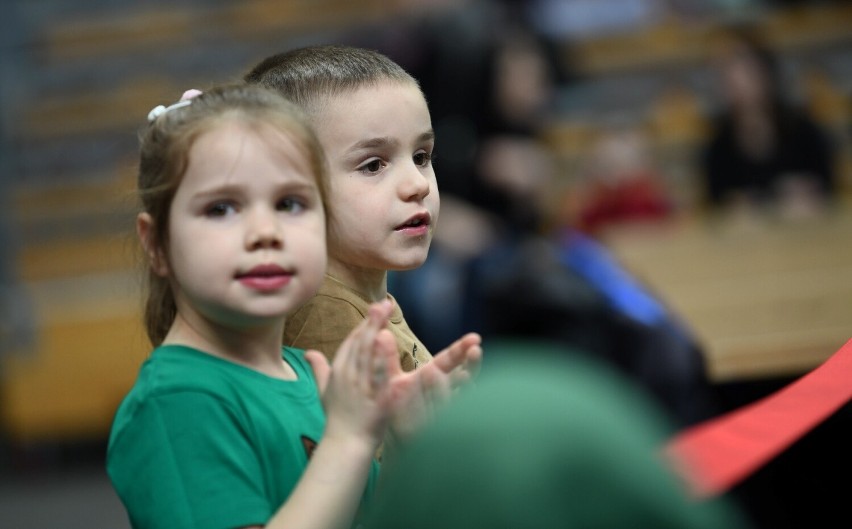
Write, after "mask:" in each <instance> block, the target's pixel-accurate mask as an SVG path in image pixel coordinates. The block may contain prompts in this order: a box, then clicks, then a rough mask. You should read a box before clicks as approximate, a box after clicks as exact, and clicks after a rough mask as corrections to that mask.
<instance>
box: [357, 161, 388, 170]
mask: <svg viewBox="0 0 852 529" xmlns="http://www.w3.org/2000/svg"><path fill="white" fill-rule="evenodd" d="M383 167H384V162H382V160H381V159H379V158H373V159H372V160H370V161H368V162H367V163H365V164H362V165H361V166H360V167H358V170H359V171H361V172H363V173H378V172H379V171H381V170H382V168H383Z"/></svg>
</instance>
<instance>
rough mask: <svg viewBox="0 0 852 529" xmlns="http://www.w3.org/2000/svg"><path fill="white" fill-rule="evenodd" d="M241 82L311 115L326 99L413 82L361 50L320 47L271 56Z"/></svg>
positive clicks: (390, 63) (382, 58)
mask: <svg viewBox="0 0 852 529" xmlns="http://www.w3.org/2000/svg"><path fill="white" fill-rule="evenodd" d="M243 80H244V81H246V82H247V83H250V84H259V85H262V86H265V87H267V88H271V89H273V90H275V91H277V92H278V93H280V94H281V95H283V96H285V97H287V98H288V99H290V100H291V101H293V102H294V103H296V104H298V105H299V106H301V107H302V108H303V109H305V111H306V112H308V114H310V115H313V114H315V113H316V112H317V111H318V110H319V109H320V108H321V105H322V103H323V101H325V100H326V99H327V98H328V97H330V96H335V95H338V94H341V93H345V92H348V91H352V90H356V89H358V88H361V87H363V86H372V85H376V84H378V83H381V82H384V81H397V82H410V83H414V84H415V85H417V86H419V84H418V83H417V80H416V79H414V77H412V76H411V75H410V74H409V73H408V72H406V71H405V69H403V68H402V67H401V66H400V65H399V64H397V63H396V62H394V61H393V60H391V59H390V58H388V57H387V56H385V55H383V54H381V53H379V52H377V51H374V50H369V49H365V48H356V47H351V46H341V45H324V46H310V47H305V48H298V49H294V50H290V51H287V52H283V53H278V54H276V55H272V56H270V57H267V58H266V59H264V60H262V61H261V62H260V63H258V64H257V65H256V66H254V67H253V68H252V69H251V70H250V71H249V72H248V73H247V74H245V76H244V77H243Z"/></svg>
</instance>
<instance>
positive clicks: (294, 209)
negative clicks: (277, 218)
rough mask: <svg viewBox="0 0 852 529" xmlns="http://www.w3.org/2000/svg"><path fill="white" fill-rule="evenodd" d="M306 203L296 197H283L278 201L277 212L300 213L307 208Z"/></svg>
mask: <svg viewBox="0 0 852 529" xmlns="http://www.w3.org/2000/svg"><path fill="white" fill-rule="evenodd" d="M307 207H308V206H307V203H306V202H305V201H304V200H302V199H300V198H296V197H285V198H282V199H281V200H279V201H278V211H286V212H288V213H300V212H302V211H304V210H305V209H306V208H307Z"/></svg>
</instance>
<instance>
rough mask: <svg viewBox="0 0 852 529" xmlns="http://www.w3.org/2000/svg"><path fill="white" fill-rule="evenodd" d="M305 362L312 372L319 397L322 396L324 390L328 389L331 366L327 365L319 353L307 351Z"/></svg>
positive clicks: (312, 350) (324, 358) (313, 350)
mask: <svg viewBox="0 0 852 529" xmlns="http://www.w3.org/2000/svg"><path fill="white" fill-rule="evenodd" d="M305 360H307V361H308V364H310V366H311V369H312V370H313V372H314V379H315V380H316V382H317V388H319V392H320V395H323V394H324V393H325V388H326V387H328V379H329V377H330V376H331V366H330V365H328V359H327V358H326V357H325V355H324V354H322V353H321V352H319V351H317V350H315V349H309V350H307V351H305Z"/></svg>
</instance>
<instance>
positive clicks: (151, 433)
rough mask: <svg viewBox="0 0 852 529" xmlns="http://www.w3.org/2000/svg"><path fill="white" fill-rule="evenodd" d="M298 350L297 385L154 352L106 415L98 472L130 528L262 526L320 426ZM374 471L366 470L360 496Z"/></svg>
mask: <svg viewBox="0 0 852 529" xmlns="http://www.w3.org/2000/svg"><path fill="white" fill-rule="evenodd" d="M303 353H304V352H303V351H302V350H300V349H292V348H284V350H283V358H284V360H285V361H286V362H287V363H288V364H290V366H292V368H293V369H294V370H295V371H296V374H297V375H298V379H297V380H292V381H288V380H280V379H276V378H272V377H268V376H266V375H264V374H262V373H259V372H257V371H254V370H253V369H250V368H247V367H244V366H241V365H238V364H235V363H233V362H229V361H227V360H223V359H220V358H217V357H214V356H211V355H209V354H206V353H204V352H201V351H198V350H195V349H192V348H189V347H184V346H176V345H168V346H161V347H159V348H157V349H156V350H154V352H153V354H152V355H151V357H150V358H149V359H148V360H147V361H146V362H145V364H144V365H143V366H142V369H141V371H140V373H139V377H138V379H137V381H136V384H135V385H134V387H133V389H132V390H131V391H130V393H129V394H128V395H127V397H125V399H124V401H123V402H122V404H121V406H120V407H119V409H118V412H117V413H116V416H115V420H114V422H113V427H112V432H111V435H110V440H109V448H108V452H107V472H108V474H109V477H110V479H111V480H112V483H113V486H114V487H115V489H116V492H117V493H118V496H119V497H120V498H121V500H122V502H123V503H124V506H125V508H126V509H127V512H128V514H129V516H130V521H131V524H132V525H133V527H134V528H136V529H143V528H144V529H155V528H164V529H165V528H168V529H184V528H186V529H189V528H204V529H218V528H221V529H226V528H233V527H242V526H246V525H254V524H259V525H263V524H265V523H266V522H267V520H268V519H269V518H270V517H271V516H272V515H273V514H274V513H275V512H276V511H277V510H278V508H279V507H280V506H281V505H282V504H283V503H284V501H285V500H286V499H287V497H288V496H289V495H290V493H291V491H292V490H293V488H294V487H295V485H296V483H297V482H298V480H299V478H300V477H301V475H302V473H303V471H304V469H305V467H306V466H307V464H308V458H309V457H310V453H311V451H312V449H313V447H314V446H315V445H316V443H317V442H319V440H320V437H321V435H322V432H323V428H324V426H325V415H324V413H323V409H322V405H321V402H320V397H319V394H318V391H317V387H316V383H315V381H314V378H313V373H312V371H311V369H310V366H309V364H308V363H307V361H305V359H304V356H303ZM377 471H378V466H377V464H375V463H374V465H373V468H372V472H371V474H370V479H369V483H368V485H367V492H366V493H365V497H366V495H368V494H369V492H370V491H372V488H373V483H374V481H375V477H376V474H377Z"/></svg>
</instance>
